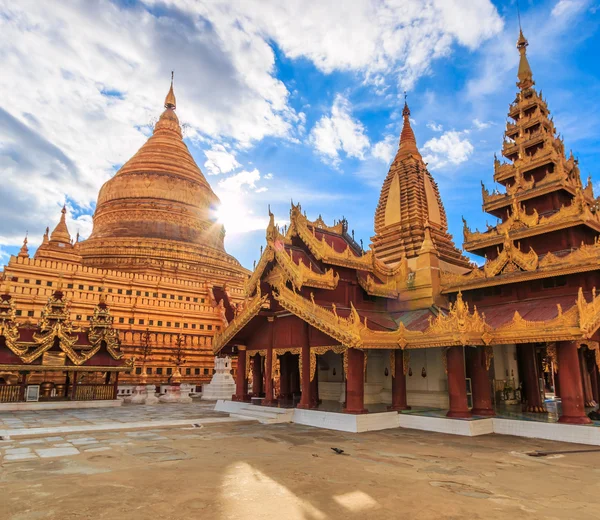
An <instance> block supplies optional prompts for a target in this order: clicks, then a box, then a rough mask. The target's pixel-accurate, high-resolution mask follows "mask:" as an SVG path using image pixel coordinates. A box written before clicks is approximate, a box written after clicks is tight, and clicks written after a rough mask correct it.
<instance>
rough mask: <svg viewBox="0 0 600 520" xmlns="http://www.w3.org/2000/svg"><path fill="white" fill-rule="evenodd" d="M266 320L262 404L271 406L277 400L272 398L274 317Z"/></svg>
mask: <svg viewBox="0 0 600 520" xmlns="http://www.w3.org/2000/svg"><path fill="white" fill-rule="evenodd" d="M267 321H268V322H269V345H268V346H267V356H266V357H265V398H264V400H263V404H264V405H267V406H272V405H273V404H277V401H276V400H275V399H273V341H274V332H275V330H274V329H275V318H273V317H272V316H269V317H268V318H267Z"/></svg>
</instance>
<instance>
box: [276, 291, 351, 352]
mask: <svg viewBox="0 0 600 520" xmlns="http://www.w3.org/2000/svg"><path fill="white" fill-rule="evenodd" d="M273 297H274V298H275V299H276V300H277V301H278V302H279V304H280V305H281V306H282V307H283V308H284V309H286V310H288V311H290V312H292V313H293V314H295V315H296V316H298V317H300V318H302V319H303V320H304V321H305V322H307V323H309V324H310V325H312V326H313V327H315V328H316V329H318V330H320V331H321V332H324V333H325V334H327V335H328V336H330V337H332V338H334V339H336V340H338V341H339V342H340V343H341V344H342V345H345V346H347V347H355V346H360V343H361V342H360V335H359V329H360V316H359V315H358V313H357V312H356V309H354V306H352V312H351V314H350V316H349V317H348V318H341V317H340V316H338V315H337V314H335V313H334V312H332V311H330V310H329V309H326V308H325V307H321V306H320V305H317V304H316V303H315V302H314V301H312V302H309V301H307V300H306V299H305V298H303V297H302V296H301V295H299V294H297V293H295V292H294V291H291V290H290V289H288V288H287V287H285V286H284V285H283V284H281V285H279V286H277V287H274V288H273ZM351 305H352V304H351Z"/></svg>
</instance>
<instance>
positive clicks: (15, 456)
mask: <svg viewBox="0 0 600 520" xmlns="http://www.w3.org/2000/svg"><path fill="white" fill-rule="evenodd" d="M166 432H168V430H162V429H156V430H144V431H134V432H123V431H119V432H98V433H95V434H72V435H71V434H67V435H63V436H52V437H42V438H36V439H25V440H11V441H0V465H1V464H3V463H4V462H17V461H26V460H33V459H38V458H41V459H47V458H55V457H56V458H59V457H69V456H73V455H80V454H82V453H95V452H103V451H110V450H112V449H113V448H114V447H115V446H127V445H131V444H133V441H134V440H144V441H149V442H152V441H162V440H167V439H168V437H165V436H164V435H163V434H164V433H166Z"/></svg>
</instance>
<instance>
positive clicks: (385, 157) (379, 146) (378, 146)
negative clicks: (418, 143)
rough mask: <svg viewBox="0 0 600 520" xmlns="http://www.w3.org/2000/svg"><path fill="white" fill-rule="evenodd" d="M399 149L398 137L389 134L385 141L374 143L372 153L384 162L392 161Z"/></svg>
mask: <svg viewBox="0 0 600 520" xmlns="http://www.w3.org/2000/svg"><path fill="white" fill-rule="evenodd" d="M397 150H398V137H397V136H395V135H387V136H386V137H385V139H384V140H383V141H379V142H378V143H375V144H374V145H373V148H372V149H371V154H372V155H373V157H376V158H377V159H380V160H382V161H383V162H384V163H387V164H389V163H391V162H392V159H393V158H394V154H395V153H396V151H397Z"/></svg>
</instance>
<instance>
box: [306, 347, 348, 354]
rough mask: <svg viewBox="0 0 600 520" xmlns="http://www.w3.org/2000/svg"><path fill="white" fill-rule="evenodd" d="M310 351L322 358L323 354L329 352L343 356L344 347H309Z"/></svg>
mask: <svg viewBox="0 0 600 520" xmlns="http://www.w3.org/2000/svg"><path fill="white" fill-rule="evenodd" d="M310 350H311V351H314V352H315V354H318V355H319V356H322V355H323V354H326V353H327V352H329V351H331V352H334V353H336V354H343V353H344V352H345V350H346V347H344V346H343V345H327V346H324V347H310Z"/></svg>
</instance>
